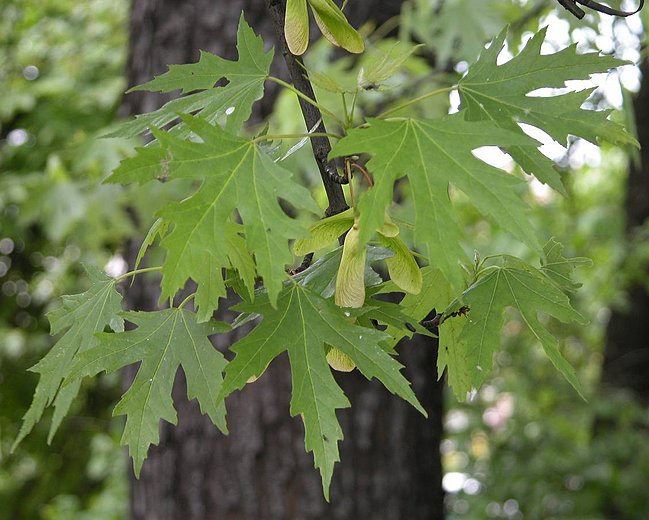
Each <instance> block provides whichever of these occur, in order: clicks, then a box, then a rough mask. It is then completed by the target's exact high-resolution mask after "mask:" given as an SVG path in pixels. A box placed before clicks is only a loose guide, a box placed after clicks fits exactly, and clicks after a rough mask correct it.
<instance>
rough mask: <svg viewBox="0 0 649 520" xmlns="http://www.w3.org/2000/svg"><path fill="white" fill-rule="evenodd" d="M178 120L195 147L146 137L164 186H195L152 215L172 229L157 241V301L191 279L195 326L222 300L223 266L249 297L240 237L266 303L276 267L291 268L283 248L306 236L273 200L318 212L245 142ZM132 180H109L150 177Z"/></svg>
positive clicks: (278, 276)
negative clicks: (178, 182)
mask: <svg viewBox="0 0 649 520" xmlns="http://www.w3.org/2000/svg"><path fill="white" fill-rule="evenodd" d="M181 117H182V119H183V121H184V122H185V124H186V125H187V127H188V128H189V129H191V130H192V131H193V132H194V133H195V134H196V135H198V136H199V137H200V138H201V139H202V142H191V141H184V140H182V139H179V138H177V137H175V136H172V135H170V134H168V133H165V132H162V131H159V130H153V132H154V135H155V136H156V137H157V139H158V142H159V143H160V147H159V148H160V149H161V150H163V155H164V157H165V158H164V164H163V165H162V167H164V169H165V171H166V172H167V174H168V176H169V178H170V179H181V178H186V179H197V180H202V181H203V184H202V185H201V187H200V188H199V189H198V191H197V192H196V193H194V195H192V196H191V197H189V198H187V199H185V200H183V201H182V202H179V203H172V204H170V205H167V206H165V207H164V208H162V210H161V211H160V216H161V217H162V218H163V219H164V220H165V221H166V222H169V223H172V224H173V229H172V230H171V231H170V232H169V234H167V235H166V236H165V237H164V238H163V240H162V241H161V244H162V246H163V247H164V248H165V249H167V252H168V254H167V258H166V260H165V263H164V266H163V278H162V296H161V298H163V299H164V298H168V297H172V296H173V295H174V294H175V293H176V291H177V290H178V289H181V288H182V287H183V286H184V285H185V282H186V280H187V279H188V278H192V279H193V280H194V281H195V282H196V283H197V284H198V290H197V293H196V300H195V301H196V304H197V305H198V308H199V314H198V315H199V320H201V321H205V320H207V319H209V318H210V317H211V315H212V311H213V309H215V308H216V307H217V306H218V300H219V298H220V297H222V296H224V295H225V285H224V283H223V275H222V272H221V271H222V269H223V268H227V267H230V266H233V267H235V268H237V269H238V270H240V271H239V272H240V274H241V275H242V278H243V279H244V280H245V281H246V284H247V285H248V287H249V289H250V292H252V286H253V285H254V280H251V276H250V270H251V266H250V265H249V262H246V261H245V257H246V256H250V255H249V253H248V252H247V251H245V250H242V249H245V247H244V245H243V241H242V240H239V239H238V236H239V235H240V234H241V233H243V234H244V235H245V245H246V247H247V250H249V251H250V252H251V253H254V256H255V261H256V265H257V270H258V272H259V274H260V275H261V276H262V277H263V279H264V283H265V287H266V288H267V289H268V291H269V294H270V298H271V301H273V302H274V301H275V299H276V297H277V293H278V292H279V290H280V289H281V286H282V282H283V281H284V280H285V279H286V273H285V271H284V267H285V265H286V264H288V263H290V262H292V261H293V255H292V254H291V252H290V250H289V247H288V241H289V240H291V239H294V238H299V237H301V236H304V235H306V229H305V228H304V227H303V226H302V225H301V224H300V223H298V221H296V220H294V219H291V218H290V217H289V216H288V215H286V213H285V212H284V211H283V209H282V207H281V206H280V204H279V200H278V198H279V197H281V198H282V199H284V200H286V201H287V202H289V203H290V204H292V205H293V206H294V207H296V208H300V209H306V210H309V211H311V212H313V213H319V212H320V209H319V207H318V205H317V204H316V203H315V201H314V200H313V198H312V197H311V194H310V193H309V191H308V190H307V189H306V188H304V187H302V186H300V185H299V184H297V183H295V182H293V181H292V180H291V173H290V172H289V171H287V170H285V169H284V168H282V167H281V166H279V165H278V164H277V163H275V162H273V160H272V159H271V158H270V157H269V156H268V155H266V154H265V153H263V151H262V150H260V149H259V147H258V146H257V145H255V144H254V143H253V142H251V141H248V140H246V139H243V138H240V137H236V136H234V135H232V134H230V133H228V132H226V131H225V130H223V129H222V128H221V127H219V126H214V125H211V124H209V123H207V122H206V121H204V120H203V119H201V118H198V117H194V116H190V115H183V116H181ZM132 173H133V176H131V174H129V173H123V174H120V175H117V176H115V175H114V178H113V179H111V181H117V182H122V181H124V180H126V181H133V180H139V181H146V180H151V178H153V177H151V174H152V172H151V171H146V172H142V171H138V172H132ZM141 174H143V175H142V176H140V175H141ZM125 176H126V178H125ZM153 176H155V173H154V172H153ZM235 210H237V211H238V213H239V215H240V217H241V220H242V221H243V224H244V226H245V227H244V228H242V227H234V223H233V222H232V220H231V218H232V215H233V212H234V211H235ZM244 229H245V233H244V232H243V230H244Z"/></svg>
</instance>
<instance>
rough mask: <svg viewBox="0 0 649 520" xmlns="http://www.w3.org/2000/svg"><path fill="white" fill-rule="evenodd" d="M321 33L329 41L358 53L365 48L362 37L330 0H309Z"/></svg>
mask: <svg viewBox="0 0 649 520" xmlns="http://www.w3.org/2000/svg"><path fill="white" fill-rule="evenodd" d="M309 5H310V6H311V9H312V10H313V16H314V17H315V21H316V23H317V24H318V27H319V28H320V31H321V32H322V35H323V36H324V37H325V38H327V40H329V41H330V42H331V43H333V44H334V45H337V46H339V47H342V48H343V49H345V50H347V51H349V52H353V53H355V54H359V53H361V52H363V50H365V42H364V41H363V38H362V37H361V35H360V34H359V33H358V31H357V30H356V29H354V28H353V27H352V26H351V25H350V24H349V22H348V21H347V18H346V17H345V15H344V14H343V12H342V11H341V10H340V8H339V7H338V6H337V5H336V4H335V3H334V2H333V1H332V0H309Z"/></svg>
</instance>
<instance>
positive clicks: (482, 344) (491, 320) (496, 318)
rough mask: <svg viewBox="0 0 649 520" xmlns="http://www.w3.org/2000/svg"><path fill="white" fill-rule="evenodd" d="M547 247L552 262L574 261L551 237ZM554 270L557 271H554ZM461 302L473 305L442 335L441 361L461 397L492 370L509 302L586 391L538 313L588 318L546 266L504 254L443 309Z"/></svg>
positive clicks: (550, 354)
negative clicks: (447, 336)
mask: <svg viewBox="0 0 649 520" xmlns="http://www.w3.org/2000/svg"><path fill="white" fill-rule="evenodd" d="M546 250H547V251H549V252H551V253H552V255H553V257H552V258H553V265H560V264H566V265H568V266H569V265H570V261H569V260H566V259H565V258H563V257H561V256H559V254H558V253H556V242H551V243H549V244H548V246H546ZM546 265H547V264H546ZM552 274H553V275H556V271H552ZM568 281H569V282H570V278H568ZM461 307H467V308H468V309H469V318H468V319H467V320H466V323H465V324H464V326H463V327H462V328H461V330H460V331H459V335H458V336H456V337H454V338H452V339H451V340H450V341H449V343H448V345H445V344H444V342H443V341H440V361H439V362H440V366H441V367H445V366H448V370H449V378H450V379H451V380H452V381H456V382H457V384H456V385H453V390H454V392H455V394H456V395H457V396H458V398H460V399H462V398H463V397H464V396H465V395H466V393H467V392H469V391H470V390H471V389H472V388H479V387H480V385H481V384H482V382H483V381H484V379H485V377H486V376H485V375H486V374H487V373H488V372H489V371H490V370H491V367H492V362H493V361H492V360H493V354H494V352H495V350H496V349H497V348H498V346H499V338H500V331H501V329H502V326H503V311H504V310H505V308H506V307H513V308H515V309H516V310H517V311H518V312H519V313H520V315H521V318H522V320H523V322H524V323H525V324H526V325H527V326H528V327H529V328H530V329H531V331H532V333H533V334H534V337H535V338H536V339H537V340H538V341H539V342H540V343H541V345H542V346H543V349H544V350H545V352H546V354H547V355H548V357H549V358H550V360H551V361H552V363H553V364H554V365H555V366H556V367H557V369H558V370H559V371H560V372H561V373H562V374H563V375H564V376H565V377H566V379H567V380H568V381H569V382H570V384H571V385H572V386H573V387H574V388H575V390H577V391H578V392H579V393H580V394H582V390H581V386H580V384H579V381H578V379H577V375H576V374H575V371H574V369H573V368H572V367H571V366H570V363H568V361H566V359H565V358H564V357H563V356H562V355H561V353H560V351H559V344H558V343H559V342H558V340H557V339H556V338H555V337H554V336H552V334H551V333H550V332H549V331H548V330H547V329H546V328H545V327H544V326H543V324H542V323H541V322H540V321H539V319H538V316H537V314H538V313H539V312H543V313H546V314H548V315H550V316H553V317H555V318H557V319H559V320H561V321H563V322H570V321H575V322H579V323H585V320H584V319H583V317H582V316H581V315H580V314H579V313H578V312H577V311H575V310H574V309H573V307H572V306H571V305H570V301H569V300H568V297H567V296H566V295H565V294H564V293H563V292H562V291H561V287H560V286H558V285H557V284H556V283H555V282H554V281H553V278H551V277H550V276H548V275H546V274H545V273H544V272H543V271H542V270H539V269H536V268H534V267H532V266H531V265H529V264H526V263H525V262H522V261H521V260H519V259H517V258H514V257H511V256H504V257H503V265H502V266H491V267H487V268H484V269H482V270H481V271H479V272H478V273H477V275H476V281H475V282H474V283H473V284H471V286H469V288H468V289H467V290H466V291H464V293H462V295H461V296H460V297H459V298H458V299H457V300H455V301H454V302H452V303H451V304H450V305H449V307H448V309H447V310H446V311H445V313H446V314H451V313H452V312H453V311H457V310H458V309H460V308H461ZM582 395H583V394H582Z"/></svg>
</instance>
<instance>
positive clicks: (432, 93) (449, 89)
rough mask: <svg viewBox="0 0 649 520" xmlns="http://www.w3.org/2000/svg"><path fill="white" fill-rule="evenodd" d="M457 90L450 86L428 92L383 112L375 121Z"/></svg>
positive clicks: (454, 86) (456, 86) (455, 87)
mask: <svg viewBox="0 0 649 520" xmlns="http://www.w3.org/2000/svg"><path fill="white" fill-rule="evenodd" d="M457 88H458V85H451V86H450V87H444V88H438V89H435V90H432V91H430V92H427V93H426V94H422V95H421V96H418V97H416V98H413V99H411V100H409V101H406V102H405V103H401V104H400V105H397V106H396V107H393V108H391V109H389V110H386V111H385V112H381V113H380V114H379V115H378V116H376V117H377V119H383V118H385V117H386V116H387V115H389V114H393V113H394V112H398V111H399V110H401V109H402V108H406V107H409V106H410V105H414V104H415V103H419V102H420V101H423V100H424V99H428V98H429V97H433V96H437V95H439V94H444V93H445V92H452V91H453V90H456V89H457Z"/></svg>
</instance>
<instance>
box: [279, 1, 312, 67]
mask: <svg viewBox="0 0 649 520" xmlns="http://www.w3.org/2000/svg"><path fill="white" fill-rule="evenodd" d="M306 2H307V0H287V2H286V17H285V19H284V36H285V37H286V43H287V44H288V50H290V51H291V53H292V54H295V55H297V56H300V55H302V54H304V51H306V49H307V47H308V46H309V11H308V10H307V6H306Z"/></svg>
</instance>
